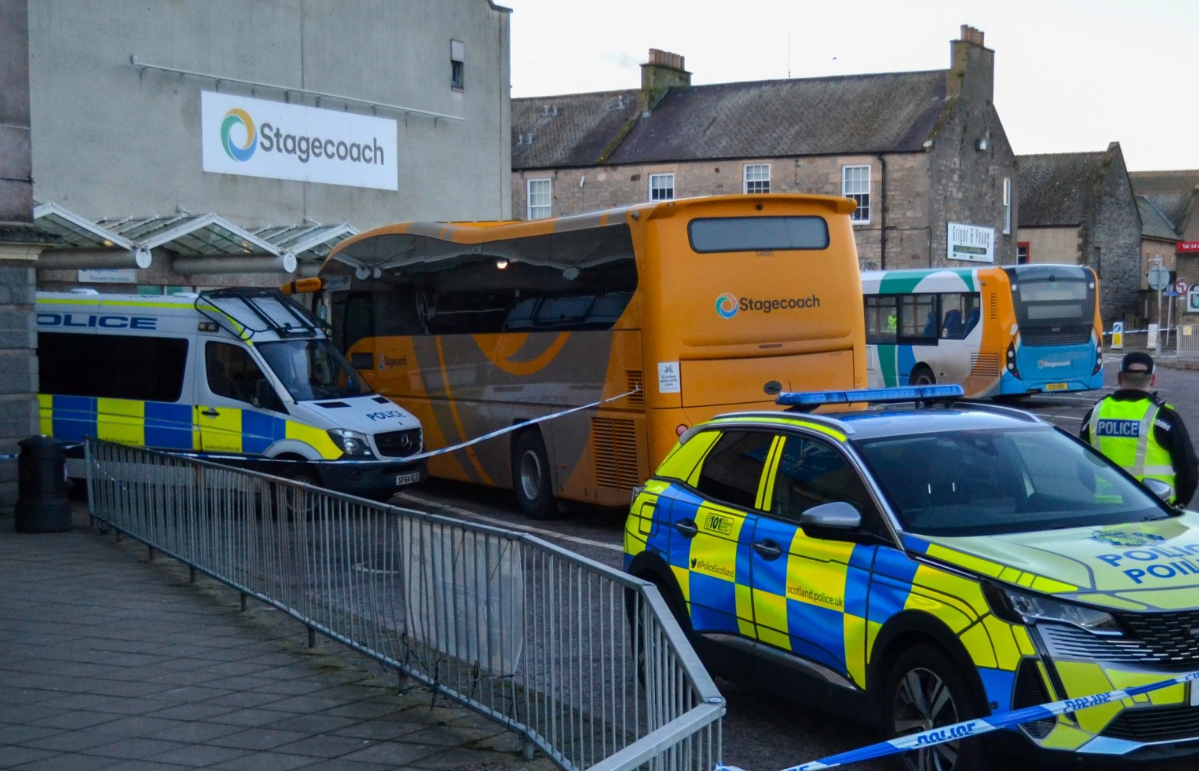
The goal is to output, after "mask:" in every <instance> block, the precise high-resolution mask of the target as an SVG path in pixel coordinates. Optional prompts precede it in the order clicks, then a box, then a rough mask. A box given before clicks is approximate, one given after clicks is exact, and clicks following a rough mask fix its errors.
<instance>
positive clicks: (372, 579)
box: [87, 440, 725, 771]
mask: <svg viewBox="0 0 1199 771" xmlns="http://www.w3.org/2000/svg"><path fill="white" fill-rule="evenodd" d="M87 468H88V498H89V505H90V508H91V515H92V517H93V518H94V519H95V520H98V521H100V522H103V523H105V524H106V525H107V526H108V527H111V528H113V529H115V530H116V531H117V532H119V533H125V534H127V535H129V536H131V537H133V538H135V539H137V540H139V541H141V542H143V543H145V544H146V545H147V546H149V547H151V548H152V549H156V550H158V551H161V552H163V553H164V554H167V555H169V556H171V557H173V558H175V559H177V560H180V561H181V562H183V563H185V564H187V565H189V566H190V567H191V568H192V569H193V570H194V571H199V572H202V573H205V574H207V575H209V576H211V577H212V578H214V579H216V580H218V581H221V582H223V583H225V584H227V585H229V586H230V587H232V588H234V589H236V590H238V591H239V592H241V593H242V601H243V604H244V602H245V598H246V597H247V596H249V597H254V598H256V599H258V600H261V601H262V602H265V603H268V604H270V605H272V606H274V607H276V608H278V609H279V610H282V611H284V612H286V613H287V614H289V615H291V616H292V617H294V618H296V619H297V620H299V621H301V622H302V623H304V624H305V625H307V627H308V633H309V643H310V644H313V641H314V634H315V633H316V632H319V633H322V634H324V635H327V636H328V637H330V638H332V639H334V640H337V641H338V642H341V643H344V644H345V645H348V646H349V647H351V648H353V649H354V650H357V651H359V652H361V653H363V654H365V655H367V656H369V657H371V658H373V659H376V660H377V661H379V662H381V663H383V664H384V665H387V666H390V667H393V668H395V669H396V670H398V671H399V672H401V673H403V674H404V675H407V676H408V677H411V678H413V679H414V680H416V681H419V682H420V683H423V684H424V685H426V686H428V687H430V688H432V689H434V690H436V691H437V692H440V693H442V694H445V695H446V696H448V697H450V698H453V699H455V700H457V701H459V702H461V703H462V704H465V705H466V706H468V707H471V708H473V709H475V710H476V711H478V712H480V713H482V714H483V715H486V716H487V717H490V718H491V719H493V720H495V721H498V722H499V723H501V724H503V725H504V726H506V727H508V728H510V729H511V730H513V731H515V732H517V733H519V734H520V735H521V736H522V737H523V738H524V740H525V742H526V744H525V749H526V756H528V757H531V754H532V751H533V747H538V748H540V749H541V750H542V751H543V752H544V753H545V754H546V755H547V756H548V757H550V758H551V759H552V760H553V761H554V762H555V763H556V764H558V765H559V766H560V767H562V768H564V769H572V770H573V769H602V770H603V771H619V770H623V769H634V768H639V767H645V768H650V769H655V770H656V769H662V771H673V770H674V769H680V770H681V769H695V771H709V770H710V769H712V768H713V767H715V765H716V763H717V762H718V761H719V760H720V758H721V718H722V716H723V714H724V711H725V705H724V699H723V698H722V697H721V695H720V693H719V691H717V689H716V687H715V685H714V684H713V683H712V680H711V678H710V677H709V676H708V673H707V671H706V670H705V669H704V668H703V665H702V664H701V663H700V662H699V659H698V658H697V657H696V655H695V652H694V651H693V650H692V649H691V646H690V644H689V643H688V642H687V639H686V636H685V635H684V634H683V632H682V630H681V629H680V628H679V626H678V624H677V623H676V621H675V620H674V618H673V617H672V616H671V614H670V611H669V610H668V609H667V607H666V604H665V602H664V601H663V599H662V597H661V596H660V595H659V593H658V591H657V589H656V588H654V587H653V586H652V585H651V584H648V583H646V582H643V581H640V580H638V579H636V578H633V577H631V576H628V575H625V574H623V573H621V572H620V571H617V570H613V569H612V568H609V567H607V566H604V565H601V564H599V563H597V562H594V561H592V560H589V559H586V558H585V557H582V556H580V555H577V554H574V553H572V552H569V551H567V550H565V549H561V548H559V547H557V546H554V545H553V544H549V543H546V542H545V541H542V540H540V539H538V538H536V537H533V536H530V535H527V534H524V533H519V532H515V531H507V530H502V529H499V528H494V527H487V526H484V525H476V524H473V523H467V522H462V521H457V520H453V519H450V518H447V517H442V516H437V515H433V514H428V513H423V512H418V511H412V510H408V509H401V508H396V507H393V506H387V505H384V504H378V503H372V502H370V501H366V500H362V499H359V498H354V497H351V496H347V495H341V494H338V493H334V492H330V491H327V490H322V489H317V488H314V487H310V486H308V485H304V484H297V483H295V482H290V481H287V480H283V479H278V478H275V477H270V476H266V475H263V474H257V473H253V472H248V471H241V470H236V469H232V468H229V467H226V466H221V465H217V464H214V463H209V462H205V461H201V460H196V459H192V458H183V457H179V456H175V455H170V454H167V453H161V452H154V451H150V450H145V449H141V448H133V447H127V446H124V445H119V444H112V443H109V442H103V441H97V440H88V442H87Z"/></svg>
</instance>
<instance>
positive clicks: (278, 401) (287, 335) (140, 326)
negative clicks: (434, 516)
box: [37, 288, 424, 499]
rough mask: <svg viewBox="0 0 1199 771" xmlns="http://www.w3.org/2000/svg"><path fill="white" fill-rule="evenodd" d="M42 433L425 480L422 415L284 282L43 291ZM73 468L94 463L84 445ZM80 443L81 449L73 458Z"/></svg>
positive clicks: (388, 481) (401, 480)
mask: <svg viewBox="0 0 1199 771" xmlns="http://www.w3.org/2000/svg"><path fill="white" fill-rule="evenodd" d="M37 330H38V360H39V367H40V373H41V382H40V387H39V389H38V390H39V394H38V402H39V415H40V421H41V433H43V434H47V435H50V436H53V437H55V438H56V439H61V440H66V441H68V442H82V440H83V439H84V438H85V437H96V438H99V439H106V440H109V441H113V442H120V443H122V444H130V445H138V446H145V447H150V448H154V449H159V450H173V451H186V452H189V453H195V454H197V455H199V456H200V457H208V458H211V459H215V460H219V461H221V462H226V463H233V464H235V465H241V466H244V467H249V468H254V469H258V470H264V471H268V472H270V473H273V474H277V475H280V476H286V477H289V478H292V479H296V480H299V481H305V482H308V483H311V484H318V485H322V486H325V487H328V488H330V489H334V490H339V491H342V492H347V493H351V494H355V495H362V496H366V497H374V498H381V499H382V498H386V497H389V496H390V495H391V494H392V493H393V492H395V490H396V489H397V488H398V487H401V486H404V485H409V484H413V483H416V482H419V481H420V480H421V479H422V477H423V475H424V468H423V464H422V463H421V462H420V461H419V460H417V461H413V460H408V459H409V458H412V457H413V456H417V455H419V454H420V451H421V446H422V435H421V426H420V422H419V421H418V420H417V419H416V418H415V417H413V416H412V415H411V414H410V413H409V412H407V411H405V410H404V409H402V408H400V407H398V406H396V405H395V404H394V403H393V402H391V401H389V400H388V399H386V398H384V397H382V396H380V395H378V394H376V393H375V392H373V391H372V390H371V388H370V386H368V385H367V384H366V382H365V381H364V380H363V379H362V377H361V376H360V375H359V374H358V373H357V371H355V370H354V368H353V367H351V366H350V365H349V363H348V362H346V360H345V359H344V358H343V357H342V355H341V354H340V353H339V352H338V351H337V350H336V349H335V348H334V346H333V344H332V343H331V342H330V341H329V339H328V336H327V335H326V330H325V329H324V328H323V325H322V322H320V321H318V320H317V319H316V318H315V317H314V316H312V315H311V314H310V313H309V312H308V311H307V310H306V309H305V308H304V307H303V306H301V305H300V304H299V303H297V302H295V301H294V300H292V299H291V298H289V297H287V296H286V295H284V294H283V293H282V292H280V291H278V290H276V289H248V288H234V289H220V290H214V291H208V292H201V293H199V294H179V295H168V296H154V297H147V296H141V295H115V294H99V293H98V292H96V291H95V290H91V289H80V290H75V291H72V292H69V293H38V296H37ZM68 455H69V457H71V459H70V460H68V473H69V474H71V475H72V476H83V475H84V473H85V472H84V468H83V465H82V460H81V458H82V454H81V450H79V448H78V447H76V448H74V452H71V451H70V450H69V451H68ZM72 456H73V457H72Z"/></svg>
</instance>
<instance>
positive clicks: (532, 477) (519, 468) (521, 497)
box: [512, 431, 557, 519]
mask: <svg viewBox="0 0 1199 771" xmlns="http://www.w3.org/2000/svg"><path fill="white" fill-rule="evenodd" d="M512 487H513V489H515V490H516V501H517V503H519V504H520V510H521V511H523V512H524V514H525V516H526V517H528V518H529V519H549V518H550V516H552V515H553V514H554V513H555V512H556V511H557V505H556V503H555V501H554V491H553V489H552V487H551V485H550V461H549V457H548V456H547V455H546V452H545V442H544V441H542V439H541V434H540V433H539V432H538V431H525V432H524V433H522V434H521V435H520V436H518V437H517V438H516V444H515V445H514V446H513V448H512Z"/></svg>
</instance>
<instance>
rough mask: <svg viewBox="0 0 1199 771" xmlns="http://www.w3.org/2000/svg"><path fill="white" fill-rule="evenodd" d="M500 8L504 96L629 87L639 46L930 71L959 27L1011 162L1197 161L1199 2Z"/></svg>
mask: <svg viewBox="0 0 1199 771" xmlns="http://www.w3.org/2000/svg"><path fill="white" fill-rule="evenodd" d="M496 2H497V3H498V4H500V5H504V6H507V7H509V8H511V9H512V96H514V97H528V96H543V95H550V94H567V93H581V92H587V91H611V90H617V89H626V88H637V87H638V86H640V84H641V71H640V68H639V65H640V64H641V63H643V62H645V61H646V59H647V56H648V51H649V49H650V48H660V49H663V50H666V51H671V52H673V53H677V54H681V55H682V56H684V57H686V67H687V69H688V70H689V71H690V72H691V73H692V78H691V82H692V84H693V85H704V84H709V83H728V82H735V81H752V80H769V79H776V78H786V77H788V76H790V77H792V78H810V77H824V76H829V75H855V74H860V73H866V72H905V71H913V70H939V69H948V67H949V41H950V40H953V39H956V38H957V37H959V34H960V29H961V25H962V24H970V25H972V26H974V27H977V28H978V29H980V30H982V31H983V32H984V33H985V34H986V46H987V47H988V48H990V49H991V50H993V51H995V106H996V108H997V109H998V110H999V117H1000V119H1001V120H1002V121H1003V126H1004V129H1005V130H1006V131H1007V135H1008V140H1009V141H1010V142H1011V143H1012V147H1013V148H1014V149H1015V151H1016V153H1017V154H1019V155H1025V154H1029V153H1063V152H1089V151H1098V150H1105V149H1106V148H1107V145H1108V142H1111V141H1118V142H1119V143H1120V145H1121V147H1122V148H1123V150H1124V158H1125V160H1126V161H1127V163H1128V167H1129V169H1130V170H1133V171H1145V170H1152V169H1199V93H1197V90H1196V88H1195V83H1196V76H1197V75H1199V56H1197V55H1196V52H1197V51H1199V2H1194V0H1191V1H1190V2H1182V1H1180V0H1124V1H1123V2H1120V1H1118V0H1086V1H1085V2H1083V1H1082V0H1077V1H1075V0H1032V1H1030V0H999V2H996V0H990V1H989V2H975V1H974V0H956V1H955V2H938V1H932V0H926V1H924V2H902V1H901V0H890V1H889V2H879V1H877V0H855V2H849V3H843V2H827V1H826V2H811V1H810V0H721V2H716V1H715V0H689V1H688V0H496Z"/></svg>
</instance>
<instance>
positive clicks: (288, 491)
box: [277, 463, 321, 522]
mask: <svg viewBox="0 0 1199 771" xmlns="http://www.w3.org/2000/svg"><path fill="white" fill-rule="evenodd" d="M282 476H283V478H284V479H289V480H291V481H292V482H299V483H300V484H301V485H304V487H303V488H298V487H292V486H291V485H279V486H278V487H277V489H278V490H279V492H280V495H281V497H282V503H283V508H284V511H286V513H287V520H288V521H289V522H291V521H294V520H301V521H302V520H306V519H311V518H312V516H313V515H314V514H315V513H316V511H317V508H318V504H317V502H316V495H310V494H309V490H308V488H311V489H312V491H313V492H315V491H316V490H318V489H320V486H321V480H320V479H319V478H318V477H317V474H316V471H315V470H314V469H312V468H310V467H309V466H308V465H307V464H305V463H296V464H294V465H293V466H292V467H291V468H289V469H287V470H286V471H285V472H283V474H282Z"/></svg>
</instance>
